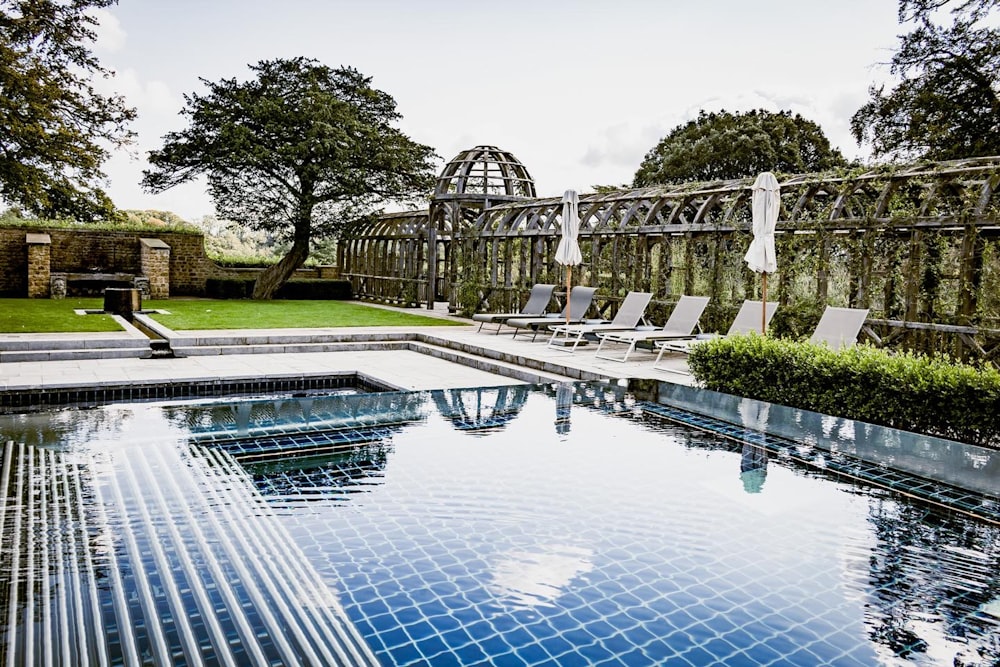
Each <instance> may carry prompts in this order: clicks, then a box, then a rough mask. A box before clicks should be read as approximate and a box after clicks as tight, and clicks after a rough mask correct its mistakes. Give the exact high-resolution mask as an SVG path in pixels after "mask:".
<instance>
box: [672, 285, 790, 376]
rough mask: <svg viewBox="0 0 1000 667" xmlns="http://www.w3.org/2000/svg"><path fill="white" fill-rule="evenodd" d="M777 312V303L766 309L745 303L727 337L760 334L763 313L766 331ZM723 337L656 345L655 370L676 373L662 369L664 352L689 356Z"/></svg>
mask: <svg viewBox="0 0 1000 667" xmlns="http://www.w3.org/2000/svg"><path fill="white" fill-rule="evenodd" d="M776 310H778V303H777V302H776V301H768V302H767V307H766V309H765V307H764V306H763V305H762V304H761V302H760V301H744V302H743V305H742V306H740V310H739V312H738V313H736V317H735V318H734V319H733V323H732V324H731V325H730V326H729V331H727V332H726V334H725V335H726V336H732V335H734V334H745V333H750V332H751V331H756V332H758V333H760V327H761V323H762V322H761V312H762V311H763V315H764V316H763V324H764V328H765V329H766V328H767V325H768V324H770V323H771V318H772V317H774V312H775V311H776ZM722 337H723V336H720V335H719V334H699V335H697V336H695V337H694V338H689V339H687V340H670V341H664V342H660V343H654V345H656V347H658V348H660V353H659V354H658V355H656V361H654V362H653V368H657V369H659V370H664V371H673V372H676V370H675V369H673V368H660V366H659V363H660V359H661V358H662V357H663V353H664V352H677V353H679V354H689V353H690V352H691V348H692V347H694V346H695V345H698V344H699V343H700V342H701V341H705V340H710V339H712V338H722Z"/></svg>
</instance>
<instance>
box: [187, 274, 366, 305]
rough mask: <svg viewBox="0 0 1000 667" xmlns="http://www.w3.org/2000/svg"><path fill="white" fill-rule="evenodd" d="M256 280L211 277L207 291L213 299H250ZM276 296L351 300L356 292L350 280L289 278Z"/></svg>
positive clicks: (318, 299) (320, 299)
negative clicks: (353, 290) (352, 288)
mask: <svg viewBox="0 0 1000 667" xmlns="http://www.w3.org/2000/svg"><path fill="white" fill-rule="evenodd" d="M254 282H255V280H254V279H253V278H209V279H208V280H206V281H205V293H206V295H207V296H209V297H211V298H213V299H249V298H250V297H251V296H252V295H253V284H254ZM274 296H275V298H278V299H290V300H293V299H310V300H316V301H324V300H325V301H334V300H336V301H350V300H351V299H353V298H354V293H353V292H352V291H351V282H350V281H349V280H289V281H288V282H287V283H285V284H284V285H282V286H281V287H280V288H279V289H278V291H277V292H276V293H275V295H274Z"/></svg>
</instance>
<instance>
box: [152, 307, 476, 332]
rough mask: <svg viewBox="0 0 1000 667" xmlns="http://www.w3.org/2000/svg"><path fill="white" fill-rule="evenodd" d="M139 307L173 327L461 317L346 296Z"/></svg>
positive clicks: (385, 323) (401, 322)
mask: <svg viewBox="0 0 1000 667" xmlns="http://www.w3.org/2000/svg"><path fill="white" fill-rule="evenodd" d="M142 307H143V309H144V310H145V309H157V310H165V311H168V312H169V314H166V313H156V314H153V315H151V317H152V318H153V319H155V320H156V321H157V322H160V323H161V324H163V325H164V326H167V327H170V328H171V329H174V330H175V331H182V330H185V329H188V330H190V329H315V328H323V327H398V326H411V327H428V326H452V325H459V326H461V324H463V323H459V322H452V321H449V320H444V319H439V318H434V317H425V316H423V315H416V314H411V313H403V312H399V311H396V310H388V309H385V308H373V307H371V306H366V305H364V304H360V303H355V302H351V301H297V300H296V301H247V300H236V299H233V300H224V301H223V300H208V299H204V300H203V299H191V300H188V299H184V300H175V299H171V300H164V301H160V300H150V301H144V302H143V304H142Z"/></svg>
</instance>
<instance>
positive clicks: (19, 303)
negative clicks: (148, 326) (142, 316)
mask: <svg viewBox="0 0 1000 667" xmlns="http://www.w3.org/2000/svg"><path fill="white" fill-rule="evenodd" d="M103 307H104V300H103V299H0V333H53V332H59V333H65V332H86V331H121V330H122V328H121V326H120V325H119V324H118V323H117V322H115V320H114V319H113V318H112V317H111V316H110V315H77V314H76V313H75V312H73V311H74V310H76V309H93V310H100V309H101V308H103Z"/></svg>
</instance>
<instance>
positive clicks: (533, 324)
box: [507, 285, 597, 340]
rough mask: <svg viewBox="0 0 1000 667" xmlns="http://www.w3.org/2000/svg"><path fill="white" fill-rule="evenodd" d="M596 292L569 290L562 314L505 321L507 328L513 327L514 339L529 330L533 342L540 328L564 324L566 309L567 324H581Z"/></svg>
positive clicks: (515, 318) (589, 288) (577, 289)
mask: <svg viewBox="0 0 1000 667" xmlns="http://www.w3.org/2000/svg"><path fill="white" fill-rule="evenodd" d="M596 291H597V288H596V287H584V286H582V285H577V286H576V287H574V288H573V289H571V290H570V292H569V302H568V303H567V304H566V308H563V311H562V313H560V314H559V315H555V314H550V315H549V316H547V317H514V318H511V319H509V320H507V326H509V327H514V336H513V337H514V338H517V334H519V333H521V331H522V330H524V329H531V331H532V336H531V340H535V336H537V335H538V330H539V329H541V328H542V327H546V326H548V325H550V324H560V323H562V324H565V323H566V320H567V317H566V312H567V309H569V318H568V319H569V323H570V324H579V323H580V322H583V319H584V316H585V315H586V314H587V311H588V310H589V309H590V304H591V302H593V300H594V292H596Z"/></svg>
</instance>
